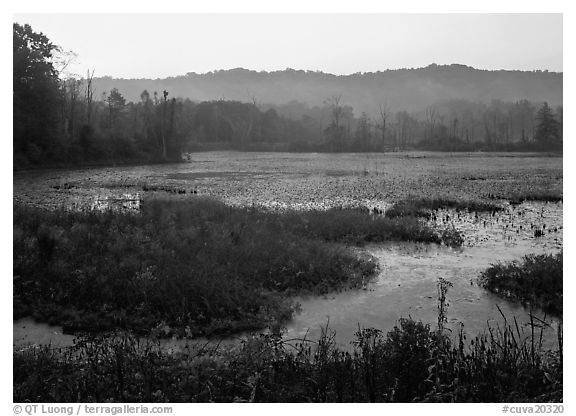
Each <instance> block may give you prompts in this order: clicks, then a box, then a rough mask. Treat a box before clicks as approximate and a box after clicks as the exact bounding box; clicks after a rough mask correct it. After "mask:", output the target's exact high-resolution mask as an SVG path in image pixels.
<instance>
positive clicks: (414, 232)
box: [280, 208, 442, 244]
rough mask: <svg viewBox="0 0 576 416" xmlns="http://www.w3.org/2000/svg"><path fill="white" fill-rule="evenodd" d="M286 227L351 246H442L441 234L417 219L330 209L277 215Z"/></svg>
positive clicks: (311, 236) (310, 235) (356, 210)
mask: <svg viewBox="0 0 576 416" xmlns="http://www.w3.org/2000/svg"><path fill="white" fill-rule="evenodd" d="M280 216H281V217H283V219H285V222H286V224H287V226H288V227H290V228H291V230H292V231H293V232H294V233H296V234H298V235H300V236H305V237H309V238H315V239H321V240H324V241H339V242H345V243H350V244H363V243H374V242H383V241H415V242H428V243H441V242H442V237H441V234H440V233H438V232H437V231H436V230H434V229H432V228H430V227H428V226H427V225H426V224H423V223H422V222H420V221H419V220H418V219H417V218H393V219H389V218H385V217H382V216H372V215H370V214H369V213H368V211H367V210H362V209H339V208H333V209H329V210H326V211H303V212H296V211H292V212H288V213H285V214H280Z"/></svg>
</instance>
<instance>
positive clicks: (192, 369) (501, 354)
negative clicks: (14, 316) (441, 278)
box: [13, 287, 563, 402]
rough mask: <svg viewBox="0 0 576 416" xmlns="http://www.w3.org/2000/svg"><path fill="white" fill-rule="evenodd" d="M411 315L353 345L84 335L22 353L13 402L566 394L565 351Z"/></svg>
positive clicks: (530, 398) (502, 330)
mask: <svg viewBox="0 0 576 416" xmlns="http://www.w3.org/2000/svg"><path fill="white" fill-rule="evenodd" d="M446 289H447V287H444V290H440V288H439V296H440V298H439V300H440V304H441V305H440V306H439V311H440V312H439V314H440V316H439V319H438V322H439V327H438V328H436V329H433V328H431V327H430V325H427V324H423V323H422V322H418V321H414V320H413V319H411V318H408V319H400V321H399V323H398V325H397V326H396V327H395V328H394V329H393V330H391V331H390V332H388V333H387V334H384V333H383V332H382V331H380V330H378V329H374V328H359V330H358V332H357V333H356V340H355V341H354V342H353V345H352V350H342V349H340V348H339V347H338V346H337V345H336V342H335V335H334V333H333V332H332V331H330V330H329V328H328V326H327V327H326V328H324V330H323V331H322V335H321V336H320V338H319V339H318V340H284V339H283V338H282V336H281V334H280V333H279V332H272V333H269V334H262V335H254V336H251V337H248V338H245V339H244V340H243V341H242V342H241V344H239V345H238V346H236V347H234V348H231V349H230V348H229V349H223V348H218V347H213V348H207V347H206V345H203V346H201V347H198V346H196V347H192V348H185V349H183V351H185V352H167V351H166V350H163V349H162V348H161V347H160V345H159V344H158V343H152V342H150V341H141V340H138V339H137V338H136V337H134V336H131V335H129V334H126V333H124V334H113V335H112V336H97V337H85V338H82V339H80V340H79V341H78V342H77V343H76V345H75V346H74V347H72V348H70V349H68V350H63V351H55V350H52V349H50V348H49V347H40V348H30V349H27V350H23V351H17V352H15V353H14V376H13V377H14V380H13V385H14V401H15V402H23V401H39V402H76V401H79V402H92V401H97V402H106V401H109V402H414V401H426V402H547V401H556V402H558V401H562V394H563V384H562V383H563V382H562V375H563V370H562V341H561V340H562V336H561V334H562V331H561V328H558V340H559V344H558V349H557V350H555V351H545V350H543V349H542V344H541V343H538V342H534V336H532V337H528V338H526V337H524V334H522V333H521V330H519V329H518V326H516V329H512V326H511V325H508V324H507V322H505V325H504V327H497V328H494V329H492V328H491V329H490V330H489V332H487V333H485V334H480V335H478V336H476V337H475V338H474V339H473V340H471V341H470V342H467V341H466V337H465V336H464V334H463V332H460V334H459V336H458V337H457V339H456V340H455V341H453V340H452V337H451V336H449V335H448V334H447V333H446V332H445V330H444V329H443V322H445V313H446V305H445V304H444V306H442V303H444V302H445V301H446V298H445V294H446Z"/></svg>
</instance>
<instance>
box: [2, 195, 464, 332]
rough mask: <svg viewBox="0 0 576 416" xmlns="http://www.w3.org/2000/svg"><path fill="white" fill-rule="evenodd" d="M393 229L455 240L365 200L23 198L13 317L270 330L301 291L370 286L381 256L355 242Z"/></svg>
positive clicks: (69, 326) (17, 219) (90, 324)
mask: <svg viewBox="0 0 576 416" xmlns="http://www.w3.org/2000/svg"><path fill="white" fill-rule="evenodd" d="M387 240H407V241H424V242H432V243H440V242H445V243H446V244H453V242H454V240H453V235H450V234H446V233H445V232H441V231H437V230H434V229H432V228H430V227H428V226H427V225H426V224H424V223H423V222H421V221H419V220H418V219H417V218H412V217H410V218H395V219H388V218H385V217H382V216H373V215H370V213H369V212H367V211H366V210H359V209H330V210H327V211H298V212H297V211H286V212H267V211H263V210H261V209H257V208H253V207H247V208H237V207H230V206H227V205H225V204H223V203H221V202H218V201H216V200H213V199H208V198H202V197H192V196H191V197H180V196H173V197H171V198H167V197H155V198H148V199H146V200H144V201H142V203H141V206H140V212H136V213H134V212H133V213H130V212H118V211H111V210H104V211H95V210H89V211H84V212H76V211H69V210H63V209H61V210H55V211H49V210H42V209H37V208H31V207H27V206H21V205H14V243H13V248H14V257H13V258H14V280H13V287H14V296H13V299H14V317H15V319H17V318H20V317H25V316H32V317H33V318H35V319H36V320H38V321H40V322H48V323H51V324H57V325H62V326H63V327H64V329H65V331H67V332H75V331H90V332H99V331H105V330H110V329H113V328H123V329H131V330H133V331H136V332H137V333H149V332H150V331H154V330H156V329H158V328H162V331H157V332H163V333H165V335H166V336H171V335H179V336H184V335H221V334H226V333H232V332H242V331H247V330H253V329H260V328H264V327H266V326H267V325H269V324H273V323H275V322H276V323H281V322H285V321H286V320H288V319H290V318H291V316H292V313H293V312H294V310H295V308H296V306H297V305H295V304H294V303H293V302H292V301H291V300H290V299H291V296H293V295H295V294H302V293H311V294H323V293H327V292H329V291H336V290H342V289H347V288H359V287H362V286H363V285H364V284H365V283H367V281H368V280H369V279H370V278H371V277H372V276H373V275H374V274H375V272H376V270H377V263H376V261H375V260H374V259H372V258H370V257H369V256H367V255H360V254H359V253H358V252H357V251H354V250H352V249H351V248H349V247H346V246H345V244H355V245H358V244H363V243H366V242H378V241H387ZM456 241H458V240H456Z"/></svg>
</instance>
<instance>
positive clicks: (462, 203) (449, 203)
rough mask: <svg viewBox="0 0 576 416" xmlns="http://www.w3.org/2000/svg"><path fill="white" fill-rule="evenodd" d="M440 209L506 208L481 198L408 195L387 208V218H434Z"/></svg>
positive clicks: (487, 209)
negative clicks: (467, 198)
mask: <svg viewBox="0 0 576 416" xmlns="http://www.w3.org/2000/svg"><path fill="white" fill-rule="evenodd" d="M439 209H454V210H457V211H469V212H498V211H502V210H504V208H503V207H502V206H500V205H498V204H495V203H492V202H484V201H479V200H460V199H450V198H419V197H413V196H412V197H408V198H406V199H403V200H401V201H398V202H396V203H395V204H394V205H392V206H391V207H390V208H389V209H387V210H386V212H385V214H384V215H385V216H386V217H387V218H403V217H419V218H426V219H430V218H432V211H436V210H439Z"/></svg>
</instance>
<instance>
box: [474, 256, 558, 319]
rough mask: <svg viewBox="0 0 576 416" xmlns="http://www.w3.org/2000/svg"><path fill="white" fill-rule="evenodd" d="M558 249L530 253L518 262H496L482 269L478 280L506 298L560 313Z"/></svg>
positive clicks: (483, 285)
mask: <svg viewBox="0 0 576 416" xmlns="http://www.w3.org/2000/svg"><path fill="white" fill-rule="evenodd" d="M562 271H563V262H562V253H557V254H554V255H553V254H542V255H534V254H530V255H527V256H524V257H523V258H522V261H521V262H518V261H513V262H509V263H497V264H494V265H492V266H491V267H489V268H488V269H487V270H485V271H484V272H482V274H481V275H480V277H479V278H478V283H479V284H480V285H481V286H482V287H484V288H486V289H488V290H490V291H491V292H494V293H497V294H499V295H500V296H503V297H505V298H507V299H512V300H516V301H520V302H522V303H524V304H530V305H531V306H533V307H537V308H540V309H543V310H544V311H546V312H549V313H552V314H555V315H562V299H563V284H562V280H563V279H562Z"/></svg>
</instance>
